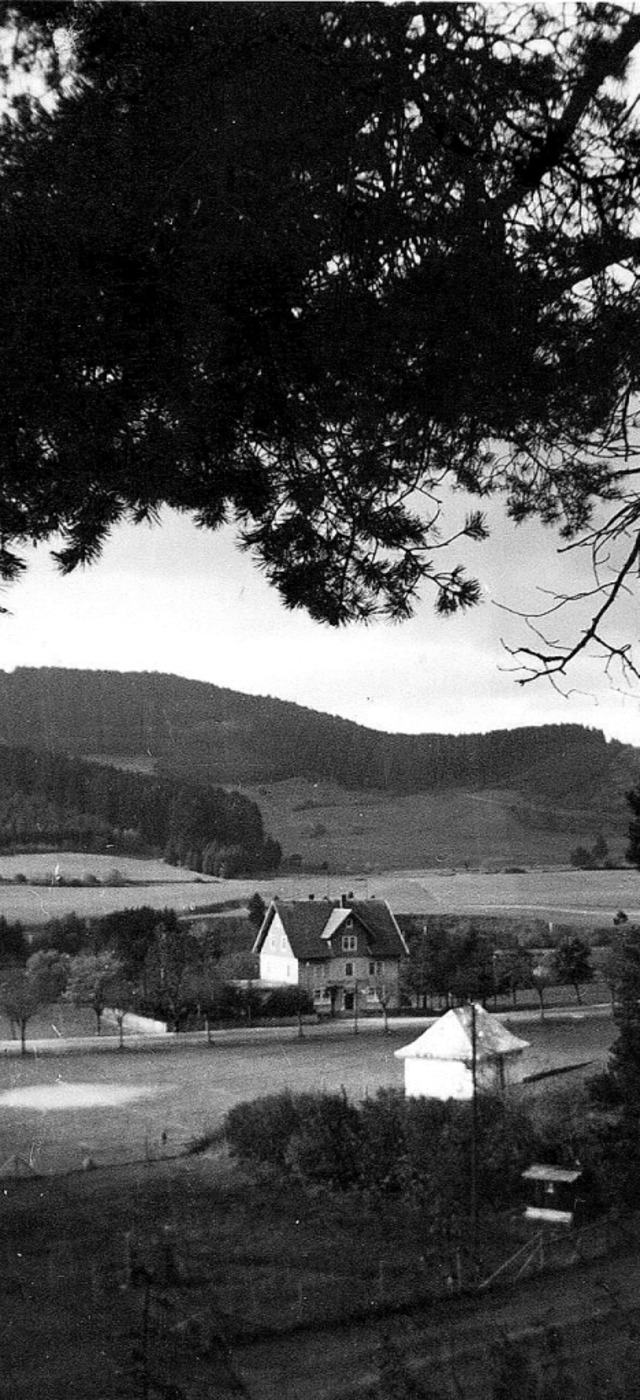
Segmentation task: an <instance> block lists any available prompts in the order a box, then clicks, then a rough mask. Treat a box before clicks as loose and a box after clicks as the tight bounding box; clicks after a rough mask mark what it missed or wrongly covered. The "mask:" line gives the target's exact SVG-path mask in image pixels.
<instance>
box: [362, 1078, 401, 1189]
mask: <svg viewBox="0 0 640 1400" xmlns="http://www.w3.org/2000/svg"><path fill="white" fill-rule="evenodd" d="M360 1130H361V1148H360V1151H361V1168H362V1181H363V1183H365V1184H366V1186H367V1188H368V1189H369V1190H370V1191H372V1192H374V1193H376V1194H377V1193H380V1192H381V1193H383V1194H385V1195H386V1194H389V1195H397V1194H399V1193H401V1192H402V1191H404V1190H405V1189H406V1187H407V1184H408V1177H409V1175H410V1169H409V1163H408V1154H407V1100H406V1099H405V1096H404V1091H403V1090H402V1089H380V1090H379V1092H378V1093H377V1094H376V1097H375V1099H365V1101H364V1103H363V1105H362V1108H361V1110H360Z"/></svg>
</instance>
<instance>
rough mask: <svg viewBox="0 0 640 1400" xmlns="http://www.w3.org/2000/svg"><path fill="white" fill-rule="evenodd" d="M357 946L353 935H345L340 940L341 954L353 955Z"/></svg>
mask: <svg viewBox="0 0 640 1400" xmlns="http://www.w3.org/2000/svg"><path fill="white" fill-rule="evenodd" d="M357 946H358V940H357V938H356V935H355V933H345V935H344V937H343V939H342V951H343V953H355V951H356V948H357Z"/></svg>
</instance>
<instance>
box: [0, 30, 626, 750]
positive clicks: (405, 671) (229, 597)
mask: <svg viewBox="0 0 640 1400" xmlns="http://www.w3.org/2000/svg"><path fill="white" fill-rule="evenodd" d="M638 73H640V57H639V58H638V59H637V60H636V65H635V69H634V72H633V74H632V76H631V81H632V83H634V84H635V83H637V79H638ZM472 504H473V505H474V507H475V506H476V505H477V502H473V503H472ZM489 522H490V524H491V525H492V528H493V533H492V538H491V539H490V541H489V542H486V543H484V544H471V543H467V544H466V545H465V546H464V550H463V551H462V552H461V554H460V562H464V563H465V564H466V565H467V567H468V570H469V572H470V573H475V574H476V576H477V577H478V578H479V579H480V582H481V584H482V589H483V601H482V603H481V605H480V606H478V607H477V608H474V609H472V610H471V611H470V612H469V613H467V614H465V615H457V616H454V617H453V618H447V619H443V618H438V617H437V616H436V615H435V612H434V610H433V604H432V602H431V600H430V598H429V596H428V589H427V587H426V586H425V588H424V589H423V598H422V600H421V601H420V603H419V605H418V606H417V608H416V613H415V616H414V617H413V619H412V620H411V621H409V622H405V623H402V624H389V623H384V622H374V623H372V624H371V625H369V626H367V627H365V626H363V625H361V624H354V625H352V626H351V627H349V628H347V629H344V630H341V631H333V630H332V629H330V628H328V627H325V626H321V625H320V624H317V623H314V622H312V621H311V620H310V619H309V618H308V617H307V616H306V615H305V614H304V613H302V612H297V613H290V612H287V611H286V610H285V609H284V607H283V606H282V605H281V603H280V602H279V599H278V596H277V594H276V593H275V592H274V591H273V589H271V588H270V586H269V585H268V584H267V582H266V580H265V579H264V577H263V576H262V575H261V574H260V573H259V571H258V570H257V568H256V567H255V564H254V563H253V562H252V561H251V559H250V557H249V556H248V555H246V554H244V553H241V552H240V551H239V549H238V548H237V546H236V544H235V542H234V533H233V530H232V529H231V528H227V527H225V528H224V529H223V530H221V531H219V532H217V533H216V534H215V535H211V534H209V533H206V532H202V531H199V530H197V529H196V527H195V526H194V525H193V524H192V523H191V522H190V521H189V520H188V519H187V518H186V517H181V516H177V515H175V514H171V513H170V512H165V513H164V515H163V518H162V523H161V525H160V526H159V527H147V526H138V527H135V528H134V527H133V526H122V527H119V528H118V529H117V530H116V531H115V532H114V534H113V537H112V539H111V541H110V542H109V544H108V545H107V546H106V548H105V550H104V553H103V557H102V560H101V561H100V563H98V564H97V565H93V566H91V567H90V568H89V569H87V570H84V571H79V572H77V573H75V574H74V575H72V576H71V577H69V578H62V577H61V576H60V575H59V574H58V573H57V572H56V570H55V567H54V565H53V564H52V562H51V559H50V557H49V550H48V548H45V547H42V548H39V549H38V550H30V551H27V552H26V557H27V559H28V562H29V569H28V572H27V574H26V576H25V577H24V579H23V580H21V581H20V582H19V583H18V584H17V585H13V586H11V587H9V588H4V589H0V605H4V606H5V607H6V608H8V609H9V610H10V611H9V612H8V613H7V615H5V616H0V669H4V670H6V671H10V670H12V669H13V668H14V667H16V666H65V667H74V668H89V669H93V670H117V671H160V672H165V673H170V674H173V675H180V676H185V677H188V678H191V679H195V680H202V681H209V682H212V683H213V684H215V685H220V686H227V687H229V688H231V689H233V690H239V691H245V692H248V693H250V694H255V695H271V696H274V697H277V698H279V699H283V700H292V701H295V702H296V703H298V704H301V705H306V706H308V707H310V708H312V709H317V710H322V711H325V712H327V713H330V714H337V715H342V716H344V717H345V718H347V719H352V720H356V721H357V722H358V723H361V724H365V725H368V726H369V727H371V728H376V729H384V730H388V731H392V732H407V733H421V732H422V733H424V732H441V733H463V732H467V733H474V732H480V731H487V730H491V729H502V728H517V727H520V726H524V725H530V724H533V725H539V724H547V723H579V724H584V725H589V726H591V727H593V728H598V729H601V730H603V732H604V733H605V735H606V736H607V738H617V739H620V740H622V741H624V742H627V743H633V744H638V745H640V683H639V684H638V687H637V689H636V692H635V693H633V692H632V693H629V692H628V691H627V690H625V689H624V688H623V689H619V688H617V684H616V678H615V677H614V678H608V677H607V676H606V674H605V673H604V670H603V663H602V660H601V659H598V658H595V659H593V660H591V659H583V660H581V662H580V663H579V664H577V665H575V666H574V667H573V669H572V671H571V674H570V677H569V678H568V679H567V680H566V681H563V682H562V686H563V689H564V690H565V691H567V692H568V694H567V695H564V694H562V693H560V692H559V691H558V690H556V689H554V688H553V687H552V685H551V684H550V683H549V682H548V681H546V680H542V679H539V680H537V681H535V682H533V683H531V684H527V685H524V686H521V685H519V684H518V683H517V679H516V676H517V674H518V673H517V672H516V673H514V669H513V668H514V662H513V659H512V658H511V657H510V656H509V654H508V652H507V651H506V650H505V646H504V643H505V642H506V643H507V644H508V645H512V646H515V645H516V644H517V643H522V642H524V643H526V642H530V643H533V644H534V645H535V644H536V639H535V637H534V636H533V634H532V633H530V632H529V633H527V627H526V624H525V623H524V622H523V621H522V620H521V619H518V618H516V617H513V616H512V615H511V614H509V613H507V612H505V611H503V609H502V607H501V606H500V605H501V604H502V605H506V606H510V607H512V608H516V609H518V608H519V609H522V610H527V611H533V612H539V611H540V610H541V609H542V608H544V607H545V606H548V604H549V601H550V592H549V591H551V592H553V591H554V590H556V591H558V592H559V591H562V590H563V589H564V590H566V591H569V592H570V591H572V590H573V589H581V588H584V587H586V586H589V582H590V575H589V572H588V561H587V560H586V559H585V558H584V556H583V555H577V554H576V553H575V552H569V553H560V554H559V553H558V551H557V545H558V541H557V538H556V536H555V535H554V533H553V532H552V531H551V530H545V529H544V528H543V527H542V526H541V525H539V524H538V523H533V524H527V525H524V526H520V527H518V528H516V527H515V526H514V525H513V524H511V523H505V521H504V518H503V516H502V514H501V512H500V510H499V509H494V508H492V509H490V511H489ZM54 543H55V542H54ZM543 590H547V591H546V592H545V591H543ZM637 605H638V600H637V598H636V599H635V600H634V599H629V600H628V601H626V602H623V605H622V609H621V614H620V631H619V634H618V639H619V640H623V641H630V642H636V643H637V640H638V606H637ZM582 616H583V619H584V617H586V614H585V613H583V615H582ZM578 626H579V623H578V620H574V622H573V627H572V625H571V622H570V621H569V620H568V621H567V623H566V624H563V622H562V619H561V618H560V617H558V616H557V617H556V618H555V619H554V621H553V624H549V635H556V636H557V635H563V634H564V635H570V636H572V637H573V638H575V636H576V635H577V632H576V629H577V627H578Z"/></svg>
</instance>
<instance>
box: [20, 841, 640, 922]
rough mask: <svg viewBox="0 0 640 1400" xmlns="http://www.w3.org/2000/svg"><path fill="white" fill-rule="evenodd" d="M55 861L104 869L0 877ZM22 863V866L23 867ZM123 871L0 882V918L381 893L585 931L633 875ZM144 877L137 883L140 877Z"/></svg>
mask: <svg viewBox="0 0 640 1400" xmlns="http://www.w3.org/2000/svg"><path fill="white" fill-rule="evenodd" d="M57 861H59V863H60V867H61V871H62V872H63V873H67V872H68V874H69V876H70V877H71V878H76V874H75V873H74V872H78V875H77V878H81V877H82V874H83V873H85V872H86V871H87V870H88V869H92V868H93V869H95V872H96V874H98V876H100V870H101V869H102V870H104V869H105V867H104V866H99V862H101V861H103V862H105V861H106V869H107V871H108V870H113V867H114V862H113V861H111V860H107V858H106V857H98V856H87V855H82V854H78V855H74V854H69V853H65V852H63V853H61V854H59V855H56V854H55V853H54V854H51V855H46V856H31V857H23V856H11V857H9V856H4V857H0V876H1V875H5V876H6V878H9V877H10V873H12V874H15V873H16V871H17V870H24V871H25V873H27V870H31V871H32V872H34V873H35V872H39V873H40V875H41V874H42V872H46V871H47V870H50V871H52V870H53V868H54V866H55V864H56V862H57ZM27 862H30V863H31V864H29V865H28V864H27ZM118 869H120V870H121V872H122V874H123V876H125V877H126V878H129V879H133V880H136V881H140V883H139V884H134V885H122V886H111V887H110V886H102V887H96V888H87V889H81V888H69V887H64V886H62V887H60V886H56V885H28V884H27V885H0V914H4V916H5V918H7V919H20V920H21V921H22V922H23V923H24V924H25V925H26V926H27V927H37V926H38V925H40V924H43V923H46V921H47V920H48V919H51V918H60V917H62V916H64V915H65V914H69V913H72V912H73V913H76V914H77V915H78V916H79V917H82V918H99V917H100V915H101V914H110V913H111V912H112V911H113V910H118V909H127V908H131V907H134V906H139V905H142V904H146V905H150V906H151V907H152V908H154V909H163V908H165V907H167V906H168V907H170V908H176V909H178V910H179V911H180V912H182V913H185V914H189V913H197V911H198V909H201V908H203V907H205V908H206V907H208V906H211V905H215V904H216V903H219V904H220V905H223V904H224V903H225V902H227V901H229V900H237V901H238V903H239V904H241V903H242V902H243V901H245V900H246V899H247V898H249V897H250V896H251V895H252V894H253V893H254V891H255V890H259V891H260V893H261V894H262V895H263V897H264V898H265V899H270V898H272V897H273V896H274V895H276V894H277V895H280V897H281V898H283V899H307V898H308V896H309V895H310V894H314V895H315V896H316V898H318V899H321V898H324V897H325V896H327V897H329V898H331V899H336V898H339V896H340V894H341V893H343V892H345V893H347V892H349V891H353V893H354V894H355V896H356V897H357V898H359V899H365V898H377V899H387V900H388V901H389V903H390V904H391V906H392V908H393V909H394V911H395V912H396V913H399V914H414V913H415V914H424V915H429V914H444V913H459V914H473V913H486V914H492V913H494V914H499V913H505V914H513V915H517V914H531V915H535V916H538V917H540V918H543V919H546V920H548V921H551V922H556V923H557V922H560V923H571V924H575V925H577V926H583V927H585V928H588V927H595V926H597V925H607V924H609V925H610V923H611V919H612V917H613V915H614V914H615V913H616V912H617V910H618V909H624V910H625V912H626V913H627V915H628V916H629V917H630V918H635V919H637V920H640V872H638V871H637V870H586V871H584V870H574V869H561V868H558V867H557V866H549V867H547V868H545V869H537V870H534V869H531V870H523V871H522V872H520V873H517V872H516V873H511V874H507V873H505V872H489V871H487V872H483V871H479V870H469V871H466V870H457V871H455V870H452V869H450V868H448V867H447V868H440V867H438V868H435V869H409V868H406V867H405V868H402V869H398V870H391V871H389V872H387V873H382V874H380V873H374V872H372V871H370V872H367V871H366V870H365V871H364V873H361V874H359V875H347V876H345V875H332V874H317V875H283V874H279V875H276V876H273V877H272V878H271V879H268V880H265V879H260V878H258V877H255V876H249V877H247V878H246V879H242V880H219V879H208V878H204V877H198V878H197V879H195V878H193V877H190V872H189V871H184V870H175V869H174V868H173V867H172V866H167V865H164V864H163V862H161V861H155V862H154V861H149V862H147V861H140V860H132V859H131V860H123V861H122V862H120V861H119V862H118ZM143 882H144V883H143Z"/></svg>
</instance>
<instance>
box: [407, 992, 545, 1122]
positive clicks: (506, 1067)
mask: <svg viewBox="0 0 640 1400" xmlns="http://www.w3.org/2000/svg"><path fill="white" fill-rule="evenodd" d="M528 1043H529V1042H528V1041H526V1040H519V1039H518V1037H517V1036H515V1035H512V1034H511V1031H509V1030H507V1028H506V1026H503V1024H502V1022H501V1021H499V1020H498V1019H497V1017H496V1016H491V1015H490V1013H489V1012H488V1011H485V1008H484V1006H480V1004H479V1003H474V1004H473V1005H467V1006H456V1007H454V1009H453V1010H452V1011H447V1013H446V1015H444V1016H440V1017H439V1019H438V1020H437V1021H436V1022H435V1024H434V1025H432V1026H429V1028H428V1030H426V1031H424V1033H423V1034H422V1035H421V1036H419V1037H418V1039H417V1040H414V1041H412V1043H411V1045H405V1046H403V1047H402V1049H401V1050H396V1051H395V1054H396V1056H397V1058H398V1059H400V1060H404V1088H405V1093H406V1095H407V1096H408V1097H409V1098H427V1099H471V1098H472V1097H473V1078H474V1061H475V1080H476V1088H477V1089H479V1090H484V1091H485V1092H486V1091H491V1092H493V1093H496V1092H497V1093H499V1092H501V1091H502V1090H504V1089H506V1088H508V1087H509V1085H511V1084H519V1083H521V1082H522V1079H523V1077H524V1069H523V1051H524V1050H526V1049H527V1047H528Z"/></svg>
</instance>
